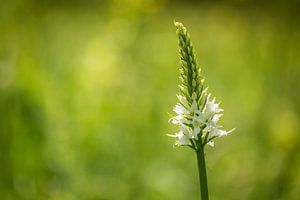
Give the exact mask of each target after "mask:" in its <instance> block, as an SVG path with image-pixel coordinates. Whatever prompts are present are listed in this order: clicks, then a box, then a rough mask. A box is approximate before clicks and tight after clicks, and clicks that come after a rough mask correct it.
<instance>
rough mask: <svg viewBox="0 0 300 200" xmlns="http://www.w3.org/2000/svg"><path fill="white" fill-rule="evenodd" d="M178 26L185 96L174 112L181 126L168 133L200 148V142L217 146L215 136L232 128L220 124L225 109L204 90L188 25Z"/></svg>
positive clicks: (178, 140) (202, 144) (193, 146)
mask: <svg viewBox="0 0 300 200" xmlns="http://www.w3.org/2000/svg"><path fill="white" fill-rule="evenodd" d="M175 27H176V29H177V31H176V32H177V35H178V44H179V54H180V64H181V67H180V79H181V84H180V85H179V88H180V91H181V93H182V95H177V98H178V100H179V103H177V104H176V106H175V107H174V109H173V111H174V112H175V113H176V114H177V115H176V116H175V117H172V118H171V119H170V121H171V122H172V123H173V124H176V125H178V126H179V128H180V131H179V132H178V133H176V134H168V136H170V137H174V138H176V142H175V145H177V146H181V145H185V146H190V147H192V148H193V149H195V150H196V149H197V148H198V147H199V145H200V146H201V147H204V146H205V145H206V144H209V145H211V146H213V145H214V143H213V141H212V140H213V139H214V138H216V137H220V136H223V135H227V134H228V133H230V132H232V131H233V129H232V130H230V131H224V130H221V128H222V126H220V125H218V124H217V123H218V121H219V119H220V118H221V116H222V114H221V112H222V111H223V109H221V108H219V103H216V102H215V101H216V100H215V98H213V99H211V94H208V93H207V90H208V88H205V89H204V78H203V76H202V74H201V69H200V68H199V67H198V66H197V62H196V56H195V53H194V51H193V46H192V43H191V41H190V36H189V34H188V33H187V30H186V28H185V27H184V26H183V25H182V24H181V23H178V22H175Z"/></svg>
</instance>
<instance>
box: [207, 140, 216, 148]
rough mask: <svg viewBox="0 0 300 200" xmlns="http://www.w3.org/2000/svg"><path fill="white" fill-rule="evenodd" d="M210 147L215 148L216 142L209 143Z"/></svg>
mask: <svg viewBox="0 0 300 200" xmlns="http://www.w3.org/2000/svg"><path fill="white" fill-rule="evenodd" d="M207 144H208V145H209V146H211V147H214V146H215V142H213V141H210V142H208V143H207Z"/></svg>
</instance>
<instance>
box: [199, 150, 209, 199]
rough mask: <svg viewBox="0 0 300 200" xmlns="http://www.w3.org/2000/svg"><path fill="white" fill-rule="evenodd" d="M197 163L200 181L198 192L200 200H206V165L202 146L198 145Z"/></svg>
mask: <svg viewBox="0 0 300 200" xmlns="http://www.w3.org/2000/svg"><path fill="white" fill-rule="evenodd" d="M196 153H197V161H198V171H199V179H200V191H201V200H208V187H207V176H206V165H205V157H204V151H203V146H202V144H200V145H198V149H197V150H196Z"/></svg>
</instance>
